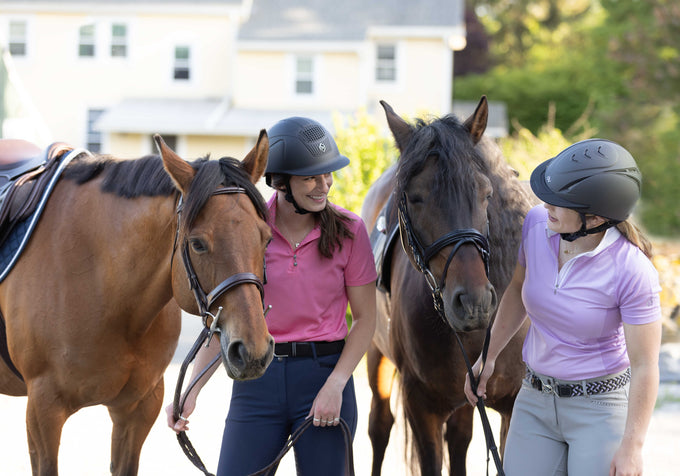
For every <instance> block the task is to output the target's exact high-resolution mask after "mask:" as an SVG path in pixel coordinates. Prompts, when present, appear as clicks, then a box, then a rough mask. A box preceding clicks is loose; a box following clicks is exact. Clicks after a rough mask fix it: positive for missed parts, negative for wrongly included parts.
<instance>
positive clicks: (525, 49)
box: [454, 0, 680, 236]
mask: <svg viewBox="0 0 680 476" xmlns="http://www.w3.org/2000/svg"><path fill="white" fill-rule="evenodd" d="M473 3H474V5H475V6H476V9H477V10H476V11H477V13H478V15H479V17H480V20H481V21H482V23H483V24H485V25H486V27H487V32H488V33H489V34H490V35H491V41H490V44H491V45H492V46H491V52H492V56H493V58H494V60H495V61H496V66H495V67H494V68H493V69H492V70H491V71H490V72H489V73H488V74H485V75H481V76H469V77H464V78H456V82H455V85H454V86H455V89H454V93H455V98H456V99H475V98H478V97H479V96H480V94H487V96H488V97H489V99H490V100H492V101H505V102H506V103H507V107H508V111H509V115H510V120H511V123H512V124H513V128H514V132H513V134H514V136H515V137H516V138H521V137H523V134H524V133H526V131H523V130H522V127H524V128H527V129H528V130H529V131H531V133H532V134H536V136H537V138H539V140H545V138H542V136H541V134H542V131H541V127H542V126H543V124H544V122H545V117H546V111H548V110H549V109H550V108H551V107H554V108H555V111H556V113H555V118H554V125H555V128H556V129H557V131H559V132H562V134H563V135H564V137H565V138H567V139H568V140H569V141H575V140H578V139H579V138H586V137H588V136H589V135H590V136H599V137H605V138H608V139H611V140H614V141H616V142H619V143H620V144H622V145H623V146H624V147H626V148H627V149H628V150H630V151H631V153H632V154H633V156H634V157H635V158H636V160H637V162H638V165H639V166H640V169H641V170H642V173H643V189H642V203H641V207H640V218H641V221H642V223H643V225H644V226H645V228H646V229H647V230H648V231H650V232H651V233H653V234H655V235H665V236H668V235H677V234H678V233H680V211H679V207H678V202H679V199H680V192H678V187H677V184H676V183H675V181H674V180H675V178H676V177H678V176H680V132H678V131H679V129H678V125H679V119H678V118H679V117H680V4H679V3H678V2H677V1H676V0H648V1H641V0H631V1H622V0H599V1H587V2H586V1H573V2H568V1H565V0H514V1H510V0H477V1H474V2H473ZM584 111H585V112H584ZM579 115H581V116H582V117H581V119H577V118H578V117H579ZM584 117H585V120H584V119H583V118H584ZM574 121H576V123H577V127H572V124H574ZM523 145H524V146H528V145H529V144H528V143H527V144H523Z"/></svg>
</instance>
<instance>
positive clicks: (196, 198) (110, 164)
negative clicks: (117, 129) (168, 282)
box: [63, 155, 267, 229]
mask: <svg viewBox="0 0 680 476" xmlns="http://www.w3.org/2000/svg"><path fill="white" fill-rule="evenodd" d="M189 163H190V164H191V166H192V167H193V169H194V170H196V176H195V177H194V180H193V181H192V183H191V189H190V190H189V195H188V196H187V197H183V200H184V204H183V208H182V223H181V224H180V226H181V227H182V228H183V229H186V228H187V227H190V226H191V225H192V224H193V222H194V220H195V219H196V217H197V216H198V214H199V212H200V211H201V209H202V208H203V206H204V205H205V203H206V202H207V201H208V199H209V198H210V196H211V195H212V193H213V191H214V190H215V189H216V188H218V187H219V186H225V187H228V186H235V187H241V188H243V189H244V190H245V191H246V195H248V197H249V198H250V200H251V201H252V203H253V205H254V206H255V209H256V210H257V213H258V215H259V216H260V217H261V218H262V219H265V220H266V217H267V207H266V204H265V201H264V199H263V198H262V194H260V192H259V191H258V190H257V188H256V187H255V185H254V184H253V183H252V182H251V181H250V175H249V174H248V173H247V172H246V171H245V170H243V168H242V167H241V162H240V161H238V160H236V159H234V158H231V157H222V158H221V159H219V160H210V156H209V155H208V156H205V157H203V158H199V159H196V160H194V161H190V162H189ZM98 177H102V184H101V190H102V191H103V192H105V193H112V194H115V195H117V196H119V197H124V198H130V199H131V198H137V197H154V196H170V195H173V194H175V193H178V190H177V187H176V186H175V183H174V182H173V180H172V178H171V177H170V175H169V174H168V173H167V172H166V171H165V168H164V167H163V160H162V159H161V158H160V156H158V155H147V156H144V157H141V158H139V159H134V160H120V159H116V158H115V157H112V156H110V155H96V156H94V157H84V156H81V157H78V158H77V159H75V160H74V161H73V162H71V164H69V166H68V167H67V168H66V169H65V170H64V172H63V178H65V179H67V180H73V181H74V182H75V183H76V184H78V185H82V184H84V183H86V182H89V181H91V180H93V179H95V178H98Z"/></svg>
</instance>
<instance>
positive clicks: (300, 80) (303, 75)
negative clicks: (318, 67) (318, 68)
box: [295, 56, 314, 95]
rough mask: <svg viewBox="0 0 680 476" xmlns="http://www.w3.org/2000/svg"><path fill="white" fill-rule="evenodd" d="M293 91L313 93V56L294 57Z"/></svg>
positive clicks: (304, 93) (306, 93)
mask: <svg viewBox="0 0 680 476" xmlns="http://www.w3.org/2000/svg"><path fill="white" fill-rule="evenodd" d="M295 93H296V94H301V95H310V94H313V93H314V58H312V57H311V56H298V57H297V58H296V59H295Z"/></svg>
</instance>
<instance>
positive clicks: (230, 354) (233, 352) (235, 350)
mask: <svg viewBox="0 0 680 476" xmlns="http://www.w3.org/2000/svg"><path fill="white" fill-rule="evenodd" d="M247 357H248V350H247V349H246V346H245V345H243V342H241V341H240V340H236V341H233V342H231V343H230V344H229V347H228V348H227V359H229V363H230V365H231V366H232V367H234V368H236V369H239V370H243V369H244V368H245V366H246V360H247Z"/></svg>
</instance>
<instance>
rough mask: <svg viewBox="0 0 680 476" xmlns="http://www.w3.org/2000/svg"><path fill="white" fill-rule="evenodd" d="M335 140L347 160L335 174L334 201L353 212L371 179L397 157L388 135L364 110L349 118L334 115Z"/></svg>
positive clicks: (362, 199)
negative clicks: (346, 164)
mask: <svg viewBox="0 0 680 476" xmlns="http://www.w3.org/2000/svg"><path fill="white" fill-rule="evenodd" d="M334 123H335V124H334V125H335V141H336V142H337V144H338V148H339V149H340V153H342V154H344V155H346V156H347V157H348V158H349V159H350V163H349V165H348V166H347V167H345V168H344V169H341V170H339V171H338V172H336V174H335V184H334V186H333V187H334V189H335V195H336V197H337V198H334V199H333V201H334V203H337V204H339V205H341V206H343V207H345V208H346V209H348V210H350V211H353V212H355V213H360V212H361V204H362V203H363V201H364V197H365V196H366V192H367V191H368V188H369V187H370V186H371V184H372V183H373V182H375V181H376V180H377V179H378V177H380V175H381V174H382V173H383V172H384V171H385V170H386V169H387V168H388V167H389V166H390V165H391V164H393V163H394V161H395V160H396V156H397V153H396V149H395V148H394V145H393V144H394V141H393V139H392V137H391V136H386V135H385V134H383V133H382V132H381V129H380V127H379V126H378V124H377V122H376V120H375V119H374V118H373V117H372V116H369V115H368V114H367V113H366V111H359V112H358V113H357V114H356V115H354V116H351V117H342V116H340V115H336V116H335V117H334Z"/></svg>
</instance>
